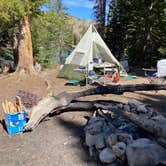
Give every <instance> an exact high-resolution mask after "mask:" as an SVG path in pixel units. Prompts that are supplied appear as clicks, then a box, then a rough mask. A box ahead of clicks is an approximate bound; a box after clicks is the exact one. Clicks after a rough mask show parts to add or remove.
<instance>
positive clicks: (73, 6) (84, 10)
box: [62, 0, 94, 20]
mask: <svg viewBox="0 0 166 166" xmlns="http://www.w3.org/2000/svg"><path fill="white" fill-rule="evenodd" d="M62 2H63V5H64V6H65V7H67V8H68V10H67V13H68V14H70V15H72V16H75V17H78V18H81V19H85V20H93V19H94V17H93V4H94V3H93V2H91V1H89V0H62Z"/></svg>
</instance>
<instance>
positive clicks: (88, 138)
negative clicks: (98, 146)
mask: <svg viewBox="0 0 166 166" xmlns="http://www.w3.org/2000/svg"><path fill="white" fill-rule="evenodd" d="M96 139H97V136H96V135H91V134H89V133H88V132H86V134H85V143H86V145H87V146H89V147H91V146H93V145H95V143H96Z"/></svg>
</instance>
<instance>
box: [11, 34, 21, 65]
mask: <svg viewBox="0 0 166 166" xmlns="http://www.w3.org/2000/svg"><path fill="white" fill-rule="evenodd" d="M12 47H13V57H14V66H15V67H17V65H18V59H19V55H18V35H17V34H16V33H13V35H12Z"/></svg>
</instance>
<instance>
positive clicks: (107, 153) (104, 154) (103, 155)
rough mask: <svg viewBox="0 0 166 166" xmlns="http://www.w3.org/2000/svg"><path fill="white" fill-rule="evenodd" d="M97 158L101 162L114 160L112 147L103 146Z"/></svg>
mask: <svg viewBox="0 0 166 166" xmlns="http://www.w3.org/2000/svg"><path fill="white" fill-rule="evenodd" d="M99 159H100V161H101V162H103V163H112V162H114V161H115V160H116V156H115V154H114V153H113V151H112V149H110V148H105V149H103V150H102V151H101V152H100V154H99Z"/></svg>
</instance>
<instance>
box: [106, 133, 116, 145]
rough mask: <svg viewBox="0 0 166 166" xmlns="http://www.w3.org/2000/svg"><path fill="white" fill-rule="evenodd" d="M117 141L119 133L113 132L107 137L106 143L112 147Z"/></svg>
mask: <svg viewBox="0 0 166 166" xmlns="http://www.w3.org/2000/svg"><path fill="white" fill-rule="evenodd" d="M116 143H117V135H116V134H111V135H109V136H108V137H107V138H106V144H107V145H108V146H109V147H112V146H113V145H115V144H116Z"/></svg>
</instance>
